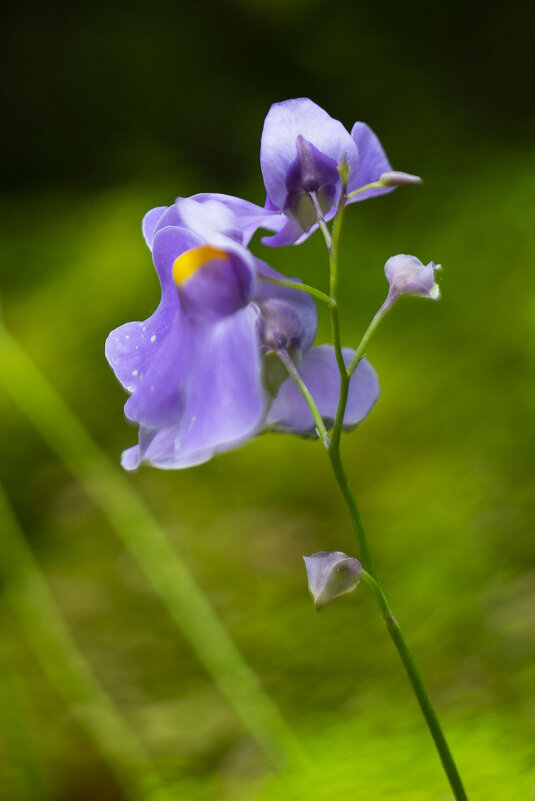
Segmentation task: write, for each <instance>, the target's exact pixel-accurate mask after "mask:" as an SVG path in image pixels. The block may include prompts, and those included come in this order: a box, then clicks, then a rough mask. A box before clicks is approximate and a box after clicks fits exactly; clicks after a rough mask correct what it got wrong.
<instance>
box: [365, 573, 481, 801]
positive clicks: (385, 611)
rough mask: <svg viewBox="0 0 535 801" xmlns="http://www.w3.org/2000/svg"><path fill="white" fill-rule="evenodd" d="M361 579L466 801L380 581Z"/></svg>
mask: <svg viewBox="0 0 535 801" xmlns="http://www.w3.org/2000/svg"><path fill="white" fill-rule="evenodd" d="M361 577H362V579H363V581H365V582H366V583H367V584H368V586H369V587H370V588H371V589H372V591H373V593H374V595H375V599H376V601H377V604H378V606H379V609H380V610H381V614H382V616H383V619H384V621H385V624H386V627H387V629H388V633H389V634H390V637H391V638H392V640H393V642H394V645H395V646H396V648H397V651H398V654H399V656H400V658H401V661H402V662H403V665H404V667H405V670H406V671H407V675H408V677H409V681H410V683H411V685H412V688H413V690H414V694H415V695H416V698H417V700H418V703H419V705H420V709H421V710H422V713H423V716H424V718H425V720H426V723H427V726H428V728H429V731H430V733H431V736H432V738H433V740H434V742H435V746H436V749H437V751H438V754H439V757H440V760H441V762H442V766H443V767H444V771H445V773H446V776H447V777H448V779H449V782H450V785H451V788H452V790H453V792H454V795H455V798H456V799H458V801H467V796H466V793H465V790H464V787H463V783H462V781H461V777H460V776H459V772H458V770H457V767H456V765H455V762H454V760H453V757H452V755H451V751H450V749H449V747H448V743H447V742H446V738H445V737H444V732H443V731H442V728H441V726H440V723H439V721H438V718H437V714H436V712H435V709H434V707H433V704H432V703H431V699H430V698H429V695H428V694H427V690H426V689H425V686H424V683H423V681H422V677H421V676H420V673H419V671H418V668H417V667H416V665H415V663H414V659H413V658H412V654H411V652H410V650H409V646H408V645H407V642H406V640H405V637H404V636H403V632H402V631H401V629H400V627H399V623H398V622H397V620H396V618H395V617H394V615H393V613H392V610H391V608H390V604H389V603H388V599H387V597H386V595H385V593H384V591H383V589H382V587H381V585H380V584H379V582H378V581H376V580H375V579H374V578H373V576H372V575H370V573H367V572H366V571H365V570H363V571H362V574H361Z"/></svg>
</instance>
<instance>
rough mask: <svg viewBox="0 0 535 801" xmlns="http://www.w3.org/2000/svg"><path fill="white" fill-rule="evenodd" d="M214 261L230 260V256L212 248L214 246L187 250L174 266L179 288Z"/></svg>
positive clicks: (176, 282)
mask: <svg viewBox="0 0 535 801" xmlns="http://www.w3.org/2000/svg"><path fill="white" fill-rule="evenodd" d="M212 259H228V254H227V253H225V251H224V250H219V249H218V248H214V247H212V245H201V246H200V247H198V248H192V249H191V250H186V252H185V253H181V254H180V256H178V257H177V258H176V259H175V262H174V264H173V279H174V282H175V284H177V285H178V286H179V285H180V284H183V283H184V281H185V280H186V279H187V278H189V277H190V275H193V273H194V272H196V271H197V270H198V269H199V267H202V266H203V264H206V262H207V261H212Z"/></svg>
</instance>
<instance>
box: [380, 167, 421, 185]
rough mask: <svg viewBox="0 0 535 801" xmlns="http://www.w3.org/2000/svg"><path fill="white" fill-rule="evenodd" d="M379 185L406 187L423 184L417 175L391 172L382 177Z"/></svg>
mask: <svg viewBox="0 0 535 801" xmlns="http://www.w3.org/2000/svg"><path fill="white" fill-rule="evenodd" d="M379 183H380V184H381V185H382V186H406V185H408V184H421V183H422V179H421V178H419V177H418V176H417V175H411V174H410V172H398V171H397V170H391V171H390V172H384V173H383V174H382V175H381V177H380V178H379Z"/></svg>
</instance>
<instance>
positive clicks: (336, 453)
mask: <svg viewBox="0 0 535 801" xmlns="http://www.w3.org/2000/svg"><path fill="white" fill-rule="evenodd" d="M367 188H369V187H363V189H367ZM346 199H347V198H346V194H345V185H344V186H343V190H342V193H341V195H340V201H339V204H338V208H337V212H336V215H335V218H334V222H333V232H332V236H331V235H329V237H327V236H325V242H326V245H327V250H328V253H329V266H330V295H331V297H332V299H333V300H334V301H335V303H336V300H337V285H338V245H339V240H340V229H341V224H342V218H343V213H344V206H345V203H346ZM318 222H319V219H318ZM320 228H321V229H322V227H321V225H320ZM322 230H323V229H322ZM390 305H391V304H390V303H388V301H385V303H384V304H383V306H381V308H380V309H379V311H378V312H377V314H376V315H375V317H374V318H373V320H372V321H371V323H370V325H369V326H368V328H367V330H366V332H365V334H364V336H363V338H362V340H361V342H360V344H359V346H358V348H357V351H356V353H355V356H354V358H353V360H352V361H351V363H350V365H349V368H348V367H347V366H346V364H345V361H344V357H343V353H342V348H341V344H340V321H339V315H338V308H337V306H336V305H335V306H333V307H332V308H331V309H330V316H331V327H332V332H333V345H334V349H335V353H336V361H337V364H338V367H339V371H340V399H339V403H338V409H337V413H336V418H335V421H334V425H333V430H332V435H331V440H330V445H329V449H328V451H329V458H330V461H331V465H332V468H333V472H334V475H335V478H336V481H337V483H338V486H339V488H340V491H341V493H342V495H343V497H344V500H345V502H346V504H347V507H348V509H349V513H350V516H351V521H352V524H353V529H354V531H355V534H356V538H357V542H358V545H359V550H360V558H361V561H362V564H363V567H364V569H363V571H362V579H363V580H364V581H365V582H366V583H367V584H368V586H369V587H370V588H371V589H372V591H373V593H374V596H375V598H376V601H377V603H378V606H379V609H380V611H381V614H382V617H383V620H384V621H385V624H386V627H387V631H388V633H389V635H390V637H391V639H392V641H393V643H394V645H395V647H396V650H397V652H398V654H399V656H400V659H401V661H402V663H403V666H404V667H405V670H406V672H407V675H408V678H409V681H410V683H411V686H412V688H413V691H414V694H415V696H416V698H417V701H418V704H419V705H420V709H421V710H422V713H423V716H424V719H425V721H426V723H427V727H428V729H429V732H430V734H431V736H432V738H433V741H434V743H435V747H436V749H437V752H438V755H439V758H440V761H441V763H442V766H443V768H444V771H445V773H446V776H447V778H448V780H449V783H450V786H451V789H452V790H453V793H454V796H455V799H456V801H468V799H467V795H466V792H465V790H464V787H463V783H462V781H461V778H460V775H459V772H458V770H457V767H456V765H455V762H454V759H453V756H452V754H451V751H450V749H449V746H448V743H447V741H446V738H445V736H444V733H443V731H442V728H441V726H440V723H439V720H438V718H437V715H436V712H435V710H434V708H433V705H432V703H431V700H430V698H429V695H428V693H427V690H426V689H425V686H424V683H423V681H422V678H421V676H420V673H419V672H418V669H417V668H416V664H415V662H414V659H413V657H412V654H411V652H410V649H409V646H408V645H407V641H406V640H405V637H404V635H403V633H402V631H401V628H400V626H399V624H398V622H397V620H396V618H395V617H394V614H393V612H392V609H391V607H390V604H389V602H388V600H387V597H386V595H385V593H384V590H383V588H382V586H381V583H380V580H379V577H378V574H377V570H376V568H375V564H374V561H373V557H372V554H371V550H370V547H369V544H368V539H367V536H366V531H365V529H364V523H363V521H362V516H361V514H360V510H359V507H358V504H357V501H356V499H355V496H354V494H353V491H352V489H351V485H350V483H349V481H348V478H347V475H346V472H345V470H344V466H343V462H342V457H341V454H340V437H341V432H342V426H343V420H344V414H345V410H346V406H347V398H348V392H349V384H350V380H351V376H352V374H353V372H354V371H355V369H356V367H357V365H358V363H359V361H360V359H361V358H362V356H363V353H364V350H365V348H366V346H367V344H368V342H369V341H370V339H371V337H372V335H373V333H374V331H375V330H376V328H377V326H378V325H379V323H380V321H381V320H382V318H383V317H384V315H385V313H386V312H387V311H388V309H389V308H390Z"/></svg>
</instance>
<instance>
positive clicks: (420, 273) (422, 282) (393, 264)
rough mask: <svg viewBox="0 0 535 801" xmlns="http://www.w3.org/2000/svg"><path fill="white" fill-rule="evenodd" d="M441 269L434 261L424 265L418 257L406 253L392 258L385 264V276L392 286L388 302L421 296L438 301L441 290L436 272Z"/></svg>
mask: <svg viewBox="0 0 535 801" xmlns="http://www.w3.org/2000/svg"><path fill="white" fill-rule="evenodd" d="M439 269H440V264H435V263H434V262H432V261H430V262H429V264H422V262H421V261H420V259H417V258H416V256H407V255H406V254H404V253H400V254H399V255H398V256H391V257H390V258H389V259H388V261H387V262H386V264H385V275H386V278H387V280H388V283H389V284H390V292H389V293H388V300H389V301H390V303H393V302H394V301H395V300H396V299H397V298H398V297H400V296H401V295H420V296H421V297H423V298H431V299H432V300H436V299H437V298H438V297H439V295H440V290H439V286H438V284H437V283H436V281H435V270H439Z"/></svg>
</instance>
